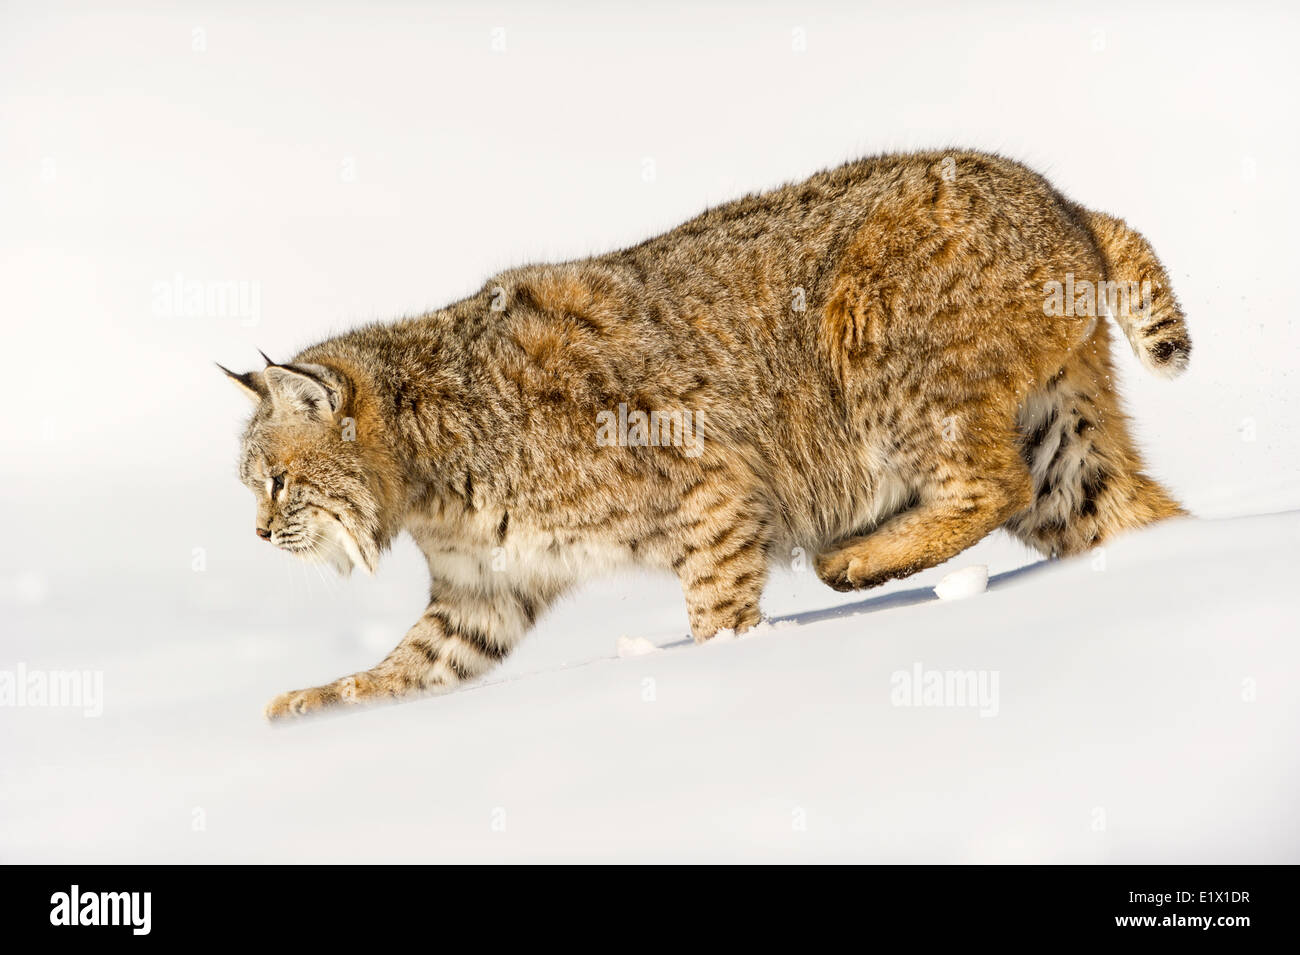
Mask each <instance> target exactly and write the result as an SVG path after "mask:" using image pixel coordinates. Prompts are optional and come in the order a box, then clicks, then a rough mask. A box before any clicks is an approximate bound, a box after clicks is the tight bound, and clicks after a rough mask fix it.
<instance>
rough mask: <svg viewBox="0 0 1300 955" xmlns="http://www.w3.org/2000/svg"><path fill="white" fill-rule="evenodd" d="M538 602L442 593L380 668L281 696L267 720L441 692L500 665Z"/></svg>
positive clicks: (506, 595)
mask: <svg viewBox="0 0 1300 955" xmlns="http://www.w3.org/2000/svg"><path fill="white" fill-rule="evenodd" d="M540 606H541V602H540V601H539V600H537V599H535V598H533V597H530V596H529V595H527V594H525V593H523V592H521V591H520V590H518V589H511V590H506V591H501V592H495V593H491V594H478V593H469V592H465V591H457V590H454V589H452V588H444V589H441V590H439V592H438V593H437V594H436V595H435V596H434V598H433V600H431V601H430V603H429V606H428V608H427V609H426V610H425V611H424V615H423V616H421V617H420V619H419V620H418V621H417V622H416V624H415V626H413V627H411V629H410V630H408V631H407V633H406V636H405V637H403V638H402V642H401V643H399V644H398V645H397V647H396V648H395V649H394V650H393V652H392V653H390V654H388V656H387V657H385V658H384V660H383V662H382V663H380V664H379V665H377V666H375V667H372V668H371V669H369V670H364V671H362V672H360V673H354V674H352V675H351V676H345V677H343V678H342V679H339V680H335V681H334V682H333V683H327V684H325V685H324V686H317V687H312V688H310V689H306V690H294V691H292V692H289V693H281V694H280V695H279V696H277V697H276V698H275V699H273V700H272V701H271V702H270V703H268V704H267V706H266V710H265V714H266V717H267V719H269V720H279V719H284V718H287V717H294V716H303V715H306V714H308V713H311V712H314V711H316V710H321V709H325V708H326V707H331V706H336V705H339V704H346V703H366V702H373V701H375V700H384V699H392V700H396V699H401V698H403V697H408V696H415V695H419V694H422V693H430V692H437V691H440V690H446V689H449V688H451V687H454V686H456V685H457V684H459V683H464V682H466V681H468V680H472V679H474V678H475V677H477V676H480V675H482V674H484V673H486V672H487V671H488V670H490V669H491V668H492V667H493V666H495V665H496V664H497V663H498V662H500V661H501V660H502V659H503V658H504V657H505V656H506V654H507V653H509V652H510V650H511V649H512V648H513V647H514V646H515V645H516V644H517V643H518V642H519V640H520V638H521V637H523V635H524V633H526V632H527V630H528V629H529V627H531V626H532V623H533V621H534V620H535V619H536V616H537V613H538V611H539V609H540Z"/></svg>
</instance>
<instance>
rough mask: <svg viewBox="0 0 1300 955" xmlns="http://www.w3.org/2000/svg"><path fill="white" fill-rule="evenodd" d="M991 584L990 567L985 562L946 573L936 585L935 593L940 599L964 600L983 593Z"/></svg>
mask: <svg viewBox="0 0 1300 955" xmlns="http://www.w3.org/2000/svg"><path fill="white" fill-rule="evenodd" d="M988 585H989V569H988V567H986V566H985V565H984V564H976V565H975V566H974V567H963V568H962V569H961V570H954V571H953V572H952V573H951V574H946V575H945V576H944V578H943V580H941V581H939V583H938V584H936V585H935V588H934V593H935V596H937V597H938V598H939V599H940V600H964V599H965V598H967V597H974V596H975V595H976V594H982V593H984V591H985V590H986V589H988Z"/></svg>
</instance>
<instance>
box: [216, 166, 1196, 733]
mask: <svg viewBox="0 0 1300 955" xmlns="http://www.w3.org/2000/svg"><path fill="white" fill-rule="evenodd" d="M1067 275H1069V276H1071V277H1072V280H1079V281H1092V282H1104V281H1108V280H1110V279H1112V278H1114V279H1116V280H1121V281H1124V282H1141V281H1151V282H1152V283H1153V284H1154V285H1157V286H1158V290H1157V291H1156V292H1155V293H1154V294H1153V295H1151V296H1150V297H1149V299H1144V300H1143V302H1142V306H1143V308H1144V311H1143V312H1142V313H1141V314H1124V315H1116V316H1114V317H1115V319H1116V322H1117V323H1118V324H1119V325H1120V327H1121V328H1122V329H1123V330H1124V332H1125V334H1126V335H1127V337H1128V338H1129V340H1130V342H1131V343H1132V344H1133V346H1134V347H1135V349H1137V350H1138V352H1139V355H1140V356H1142V360H1143V363H1144V364H1145V365H1146V366H1147V367H1148V368H1151V369H1152V370H1153V371H1157V372H1161V373H1169V372H1175V371H1177V370H1180V369H1181V368H1182V367H1183V366H1184V365H1185V364H1186V357H1187V354H1188V351H1189V348H1190V344H1189V339H1188V338H1187V333H1186V328H1185V327H1184V325H1183V320H1182V315H1181V312H1179V311H1178V308H1177V303H1176V302H1175V301H1174V300H1173V297H1172V292H1171V291H1170V290H1169V289H1168V278H1167V275H1166V273H1165V271H1164V269H1163V268H1162V267H1161V266H1160V263H1159V262H1158V260H1157V259H1156V258H1155V256H1154V253H1152V252H1151V249H1150V246H1149V245H1148V244H1147V243H1146V241H1145V240H1143V239H1142V238H1141V237H1140V236H1138V235H1137V233H1135V232H1133V231H1132V230H1130V229H1128V227H1127V226H1125V225H1124V224H1123V223H1122V222H1120V221H1119V220H1118V219H1114V218H1112V217H1109V216H1100V215H1097V214H1094V213H1091V212H1088V211H1087V210H1084V209H1083V208H1082V207H1080V206H1077V205H1075V204H1073V203H1071V202H1069V201H1067V200H1066V199H1064V198H1063V197H1062V196H1060V195H1059V194H1058V193H1057V192H1056V191H1055V190H1054V189H1053V188H1052V187H1051V186H1050V185H1049V184H1048V183H1047V182H1046V181H1044V180H1043V179H1042V178H1041V177H1040V176H1038V175H1036V174H1035V173H1033V172H1031V171H1029V170H1027V169H1025V168H1024V167H1023V166H1020V165H1019V164H1017V163H1014V162H1011V161H1009V160H1006V159H1003V158H1000V157H996V156H990V155H985V154H980V153H966V152H962V153H948V154H944V153H922V154H911V155H903V156H882V157H875V158H871V159H864V160H861V161H858V162H854V163H850V164H848V165H845V166H842V167H840V168H837V169H834V170H830V171H827V172H823V173H820V174H818V175H816V176H813V177H812V178H811V179H809V180H807V181H805V182H802V183H798V184H794V185H789V186H785V187H783V188H780V189H776V190H773V191H771V192H767V193H763V194H761V195H751V196H747V197H745V198H743V199H740V200H737V201H735V202H731V203H728V204H726V205H723V206H719V207H717V208H714V209H710V210H708V211H707V212H705V213H703V214H702V215H700V216H698V217H697V218H695V219H692V220H691V221H690V222H687V223H685V224H684V225H682V226H680V227H678V228H676V229H674V230H672V231H671V232H668V233H666V234H664V235H662V236H658V237H656V238H653V239H650V240H648V241H646V242H643V243H641V244H640V245H637V246H635V247H632V248H629V249H624V250H621V251H618V252H614V253H611V254H609V255H604V256H600V257H597V258H593V259H588V260H583V261H577V262H568V263H561V264H555V265H537V266H528V267H523V268H518V269H512V270H509V271H507V272H504V273H502V274H500V275H497V276H494V277H493V278H491V279H489V280H488V282H487V283H486V284H485V285H484V287H483V289H482V290H481V291H480V292H479V293H477V294H475V295H472V296H470V297H469V298H467V299H465V300H463V301H460V302H456V303H454V304H452V305H449V306H447V307H446V308H443V309H439V310H436V311H433V312H430V313H428V314H425V315H421V316H418V317H415V318H409V319H405V320H402V321H398V322H393V323H388V324H376V325H371V326H367V327H364V328H361V329H358V330H356V331H353V332H349V333H347V334H343V335H340V336H338V337H336V338H332V339H330V340H328V341H325V342H322V343H320V344H318V345H314V346H312V347H310V348H308V349H306V350H304V351H303V352H302V353H301V354H299V355H297V356H295V357H294V358H293V360H292V361H291V362H289V363H287V364H283V365H281V364H276V363H273V362H272V363H268V366H267V367H266V368H265V369H263V370H261V371H256V372H249V373H245V374H241V375H235V374H234V373H230V374H231V377H232V378H234V379H235V380H236V382H237V383H238V384H239V385H240V387H241V388H242V389H243V390H245V392H246V393H247V394H248V395H249V397H250V398H251V399H252V400H253V401H254V402H255V411H254V414H253V417H252V420H251V421H250V423H249V426H248V429H247V431H246V434H245V440H244V449H243V456H242V461H241V477H242V478H243V480H244V481H245V483H246V484H247V485H248V486H249V487H250V488H251V489H252V491H253V492H254V494H255V495H256V496H257V499H258V512H257V524H258V528H257V529H258V533H259V536H265V537H267V538H268V539H269V540H270V541H271V543H273V544H275V545H277V546H280V547H282V548H284V549H286V550H290V551H294V552H297V553H300V554H303V555H306V556H314V557H316V558H318V559H323V560H327V561H329V562H331V563H334V564H335V565H336V566H338V567H340V569H343V570H346V569H349V568H351V567H354V566H360V567H362V568H363V569H365V570H367V571H373V570H374V568H375V566H376V564H377V562H378V559H379V555H380V554H381V553H382V552H383V551H384V550H385V549H386V548H387V547H388V545H389V544H390V542H391V541H392V540H393V538H394V537H395V536H396V535H398V534H402V533H406V534H409V535H410V536H411V537H412V538H414V540H415V541H416V543H417V544H418V545H419V547H420V549H421V550H422V551H423V553H424V555H425V558H426V560H427V563H428V567H429V574H430V580H431V587H430V598H429V603H428V607H427V608H426V610H425V612H424V613H423V615H422V616H421V617H420V619H419V620H418V621H417V622H416V623H415V624H414V625H413V626H412V628H411V629H410V631H409V632H408V633H407V634H406V636H405V637H404V638H403V639H402V640H401V641H400V642H399V644H398V645H397V647H396V649H394V650H393V652H392V653H391V654H389V656H388V657H387V658H386V659H385V660H383V661H382V662H381V663H379V664H378V665H377V666H375V667H373V668H371V669H369V670H366V671H363V672H359V673H356V674H353V675H352V676H349V677H345V678H343V679H341V680H338V681H335V682H334V683H331V684H328V685H326V686H322V687H314V688H311V689H307V690H301V691H296V692H293V693H287V694H282V695H281V696H279V697H277V698H276V699H275V700H273V701H272V702H271V704H270V705H269V706H268V708H267V713H268V715H270V716H271V717H273V718H278V717H282V716H288V715H296V714H301V713H306V712H310V711H312V710H316V709H319V708H321V707H325V706H330V705H333V704H336V703H342V702H358V701H366V700H373V699H384V698H400V697H405V696H408V695H411V694H417V693H422V692H427V691H434V690H440V689H446V688H449V687H453V686H456V685H459V684H461V683H464V682H465V681H467V680H472V679H474V678H476V677H478V676H480V675H481V674H483V673H485V672H486V671H488V670H489V669H490V668H491V667H492V666H494V665H495V664H496V663H497V662H498V661H499V660H501V659H502V658H503V657H505V656H506V655H507V654H508V653H509V652H510V650H511V649H512V648H513V647H514V646H515V645H516V644H517V643H518V642H519V641H520V640H521V639H522V638H523V637H524V635H525V634H526V633H527V632H528V630H529V629H530V628H531V627H532V626H533V625H534V623H535V622H536V621H537V619H538V618H539V616H540V615H541V614H543V613H545V611H546V609H547V608H548V607H549V606H551V605H552V604H553V603H554V602H555V601H556V600H557V599H559V598H560V597H561V596H562V595H563V594H565V593H566V592H568V591H570V590H571V589H572V588H573V587H574V586H576V585H577V584H579V583H581V582H582V581H584V580H587V579H589V578H591V577H593V576H596V575H599V574H602V573H606V572H608V571H610V570H612V569H614V568H618V567H623V566H642V567H650V568H660V569H663V570H665V571H668V572H670V573H673V574H675V575H676V576H677V577H678V579H679V580H680V581H681V585H682V589H683V593H684V596H685V602H686V607H687V612H688V616H689V619H690V624H691V629H692V632H693V633H694V635H695V636H696V638H697V639H699V640H706V639H708V638H710V637H711V636H713V635H714V634H716V633H717V632H718V631H720V630H724V629H725V630H734V631H737V632H739V631H743V630H745V629H747V628H749V627H751V626H753V625H754V624H755V623H756V622H757V621H758V620H759V598H760V596H761V594H762V590H763V585H764V582H765V580H766V578H767V573H768V568H769V567H770V566H771V565H772V563H773V562H775V561H788V560H794V561H796V562H798V561H800V560H802V559H803V557H804V555H809V556H812V557H813V558H814V566H815V568H816V570H817V572H818V574H819V575H820V576H821V577H822V578H823V579H824V580H825V581H826V582H827V583H828V584H830V585H831V586H833V587H836V588H840V589H852V588H859V587H870V586H874V585H877V584H880V583H883V582H885V581H887V580H891V579H895V578H898V577H905V576H907V575H909V574H912V573H915V572H917V571H918V570H921V569H923V568H925V567H930V566H933V565H935V564H937V563H940V562H941V561H944V560H947V559H948V558H950V557H952V556H953V555H955V554H956V553H958V552H960V551H961V550H963V549H964V548H966V547H969V546H970V545H972V544H974V543H975V542H976V541H978V540H980V539H981V538H982V537H984V536H985V535H986V534H988V533H989V532H990V531H992V530H994V529H996V528H998V527H1006V528H1007V529H1008V530H1010V531H1011V532H1012V533H1014V534H1016V535H1018V536H1019V537H1021V538H1022V539H1024V540H1025V541H1027V542H1029V543H1030V544H1032V545H1034V546H1035V547H1037V548H1039V549H1040V550H1042V551H1043V552H1044V553H1048V554H1061V555H1065V554H1074V553H1078V552H1079V551H1081V550H1084V549H1086V548H1088V547H1092V546H1095V545H1096V544H1098V543H1101V542H1103V541H1105V540H1107V539H1109V538H1110V537H1111V536H1112V535H1114V534H1116V533H1119V532H1121V531H1124V530H1126V529H1130V528H1134V527H1140V526H1142V525H1144V524H1147V523H1150V522H1151V521H1154V520H1159V519H1161V518H1164V517H1169V516H1173V515H1175V514H1178V513H1181V510H1180V508H1179V507H1178V505H1177V504H1176V503H1175V502H1174V501H1173V500H1172V499H1171V498H1170V497H1169V495H1168V494H1167V493H1166V492H1165V491H1164V490H1163V489H1162V488H1161V487H1160V486H1159V485H1158V484H1156V483H1155V482H1154V481H1153V480H1151V479H1150V478H1149V477H1147V476H1146V475H1145V474H1144V473H1143V471H1142V467H1141V462H1140V460H1139V458H1138V455H1137V452H1136V450H1135V448H1134V446H1133V443H1132V441H1131V439H1130V438H1129V436H1128V430H1127V424H1126V421H1125V418H1124V416H1123V413H1122V410H1121V408H1120V404H1119V399H1118V396H1117V395H1116V393H1115V387H1114V381H1113V377H1112V366H1111V356H1110V344H1109V327H1108V324H1107V322H1106V321H1105V318H1104V316H1100V317H1099V316H1096V315H1093V316H1088V315H1058V314H1048V313H1047V310H1046V309H1045V304H1044V293H1045V289H1046V288H1047V287H1048V286H1049V285H1051V283H1053V282H1059V281H1061V280H1063V279H1064V278H1065V276H1067ZM627 409H632V410H633V411H638V410H639V411H644V412H651V411H663V412H669V413H680V412H691V413H692V414H693V415H694V416H695V417H694V419H693V420H696V421H698V422H699V424H700V428H699V433H698V434H697V435H696V438H697V439H698V440H697V441H696V442H695V443H694V444H693V445H690V446H687V445H685V444H674V443H671V442H667V443H638V442H636V441H628V442H621V443H620V442H616V443H614V444H610V443H609V442H608V441H602V440H601V439H600V437H599V424H598V423H599V422H600V421H601V419H602V416H604V417H605V420H606V421H608V419H609V417H610V416H612V415H614V414H615V413H616V412H618V413H619V414H623V413H625V412H626V411H627ZM665 433H666V432H665Z"/></svg>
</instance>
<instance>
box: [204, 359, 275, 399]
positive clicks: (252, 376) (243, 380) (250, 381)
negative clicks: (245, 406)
mask: <svg viewBox="0 0 1300 955" xmlns="http://www.w3.org/2000/svg"><path fill="white" fill-rule="evenodd" d="M216 365H217V367H218V368H220V369H221V370H222V371H224V372H225V373H226V377H227V378H229V379H230V380H231V381H233V382H234V383H235V384H236V385H238V386H239V390H240V391H242V392H243V393H244V394H246V395H248V397H249V398H251V399H253V401H255V402H258V403H261V401H262V399H263V398H265V397H266V396H267V392H266V382H264V381H263V380H262V375H261V373H260V372H256V371H246V372H244V373H243V374H242V375H237V374H235V373H234V372H233V371H231V370H230V369H229V368H227V367H226V366H225V365H223V364H221V363H220V362H217V363H216Z"/></svg>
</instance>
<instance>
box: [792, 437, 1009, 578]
mask: <svg viewBox="0 0 1300 955" xmlns="http://www.w3.org/2000/svg"><path fill="white" fill-rule="evenodd" d="M1030 493H1031V484H1030V478H1029V472H1028V469H1027V468H1026V467H1025V465H1024V463H1023V462H1022V461H1021V460H1020V458H1019V456H1018V455H1017V453H1016V452H1015V451H1014V450H1013V446H1012V444H1011V442H1010V439H1009V438H1008V441H1007V442H1006V444H1005V446H1003V447H999V448H995V449H990V448H988V447H983V448H980V449H972V450H970V451H957V452H955V453H954V455H953V459H952V460H951V461H950V462H949V466H948V467H946V468H942V469H940V470H938V471H936V472H935V473H934V475H933V478H932V480H931V482H930V483H929V484H928V485H927V486H925V487H923V488H922V489H921V491H920V494H919V495H918V503H917V504H916V506H914V507H912V508H911V509H909V510H906V511H903V512H902V513H901V514H895V515H894V516H893V517H891V518H889V519H888V520H886V521H885V522H884V523H882V524H881V525H880V526H878V527H877V528H875V529H874V530H873V531H871V532H870V533H867V534H863V535H856V536H853V537H847V538H844V539H843V540H840V541H837V542H836V543H835V544H833V545H832V546H831V547H830V548H829V549H827V550H825V551H823V552H822V553H821V554H819V555H818V556H817V558H816V560H815V561H814V566H815V568H816V570H817V576H819V577H820V578H821V579H822V580H823V581H824V582H825V583H827V584H828V585H830V586H831V587H833V588H835V589H836V590H841V591H846V590H859V589H862V588H866V587H876V586H879V585H880V584H883V583H885V582H886V581H889V580H894V579H897V578H902V577H908V576H910V575H912V574H915V573H916V572H918V571H921V570H925V569H926V568H927V567H933V566H935V565H936V564H941V563H943V562H944V561H945V560H948V559H949V558H951V557H954V556H956V555H957V554H959V553H961V552H962V551H963V550H965V549H966V548H967V547H970V546H971V545H973V544H975V543H977V542H978V541H980V540H981V539H983V538H984V537H985V536H986V535H987V534H989V533H990V532H991V531H993V530H995V529H997V528H998V527H999V526H1000V525H1001V524H1002V523H1003V522H1005V521H1006V520H1007V518H1008V517H1009V516H1010V515H1012V514H1014V513H1015V512H1016V511H1018V510H1020V509H1022V508H1023V507H1024V506H1025V505H1026V504H1027V503H1028V501H1029V499H1030Z"/></svg>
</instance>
